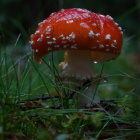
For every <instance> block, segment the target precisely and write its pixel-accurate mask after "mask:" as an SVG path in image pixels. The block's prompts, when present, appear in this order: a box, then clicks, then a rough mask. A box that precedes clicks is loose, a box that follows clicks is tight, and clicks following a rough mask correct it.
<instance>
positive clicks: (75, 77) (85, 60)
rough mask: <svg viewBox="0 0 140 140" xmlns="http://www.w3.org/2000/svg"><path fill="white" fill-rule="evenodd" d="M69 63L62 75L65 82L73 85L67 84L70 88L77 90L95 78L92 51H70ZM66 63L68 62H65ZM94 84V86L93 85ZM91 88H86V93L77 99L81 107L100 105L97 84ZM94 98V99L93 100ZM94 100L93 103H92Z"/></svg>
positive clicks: (82, 93)
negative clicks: (78, 85)
mask: <svg viewBox="0 0 140 140" xmlns="http://www.w3.org/2000/svg"><path fill="white" fill-rule="evenodd" d="M67 54H68V60H67V61H68V62H67V67H66V68H65V70H64V71H63V72H62V73H61V74H60V77H61V79H63V81H64V82H65V81H69V82H71V84H67V85H65V86H68V87H69V88H76V86H77V85H76V84H72V83H78V84H80V85H81V87H82V84H83V83H84V82H85V81H86V80H91V79H93V77H94V75H95V74H94V72H93V69H92V61H91V52H90V51H84V50H82V51H68V52H67ZM65 63H66V62H65ZM93 84H94V85H93ZM93 84H91V85H90V86H87V87H85V89H84V91H82V92H81V94H80V95H79V94H77V96H76V98H77V101H78V102H79V106H80V107H83V106H88V107H89V106H92V102H93V103H99V102H100V98H99V97H98V95H95V97H94V93H95V89H96V83H93ZM93 98H94V99H93ZM92 100H93V101H92Z"/></svg>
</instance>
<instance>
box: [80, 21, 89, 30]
mask: <svg viewBox="0 0 140 140" xmlns="http://www.w3.org/2000/svg"><path fill="white" fill-rule="evenodd" d="M80 26H81V27H84V28H87V29H89V28H90V27H89V26H88V24H86V23H85V22H82V23H80Z"/></svg>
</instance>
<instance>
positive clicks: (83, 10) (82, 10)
mask: <svg viewBox="0 0 140 140" xmlns="http://www.w3.org/2000/svg"><path fill="white" fill-rule="evenodd" d="M77 11H80V12H85V11H86V10H85V9H81V8H77Z"/></svg>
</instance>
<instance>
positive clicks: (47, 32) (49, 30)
mask: <svg viewBox="0 0 140 140" xmlns="http://www.w3.org/2000/svg"><path fill="white" fill-rule="evenodd" d="M50 32H51V26H47V27H46V34H50Z"/></svg>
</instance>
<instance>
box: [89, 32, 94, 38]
mask: <svg viewBox="0 0 140 140" xmlns="http://www.w3.org/2000/svg"><path fill="white" fill-rule="evenodd" d="M88 36H89V38H93V37H94V32H93V31H92V30H90V31H89V33H88Z"/></svg>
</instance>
